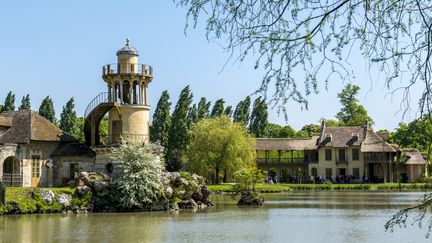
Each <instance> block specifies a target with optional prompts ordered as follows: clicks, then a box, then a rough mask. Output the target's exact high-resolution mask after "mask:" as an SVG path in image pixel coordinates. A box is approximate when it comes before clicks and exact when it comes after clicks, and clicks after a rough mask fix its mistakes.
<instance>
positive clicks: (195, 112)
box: [188, 104, 198, 124]
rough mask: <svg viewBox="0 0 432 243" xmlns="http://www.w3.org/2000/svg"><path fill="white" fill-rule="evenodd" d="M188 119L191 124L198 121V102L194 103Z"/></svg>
mask: <svg viewBox="0 0 432 243" xmlns="http://www.w3.org/2000/svg"><path fill="white" fill-rule="evenodd" d="M188 121H189V123H190V124H193V123H195V122H197V121H198V109H197V106H196V104H194V105H193V106H192V107H191V108H190V109H189V113H188Z"/></svg>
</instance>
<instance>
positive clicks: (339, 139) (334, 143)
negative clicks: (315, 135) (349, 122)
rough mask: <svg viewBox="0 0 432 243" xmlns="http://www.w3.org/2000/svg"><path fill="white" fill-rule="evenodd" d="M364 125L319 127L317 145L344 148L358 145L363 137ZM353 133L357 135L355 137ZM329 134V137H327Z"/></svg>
mask: <svg viewBox="0 0 432 243" xmlns="http://www.w3.org/2000/svg"><path fill="white" fill-rule="evenodd" d="M365 133H366V127H364V126H351V127H324V128H321V135H320V140H319V146H320V147H323V146H329V147H338V148H345V147H349V146H360V145H361V143H362V142H363V140H364V139H365ZM353 134H355V135H358V136H356V137H354V136H353ZM330 136H331V139H330V138H329V137H330Z"/></svg>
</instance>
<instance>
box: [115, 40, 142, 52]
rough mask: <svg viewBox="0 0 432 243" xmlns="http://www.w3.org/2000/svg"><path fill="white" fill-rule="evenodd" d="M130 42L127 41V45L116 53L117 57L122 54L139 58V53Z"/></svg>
mask: <svg viewBox="0 0 432 243" xmlns="http://www.w3.org/2000/svg"><path fill="white" fill-rule="evenodd" d="M129 42H130V40H129V39H126V45H125V46H124V47H123V48H121V49H120V50H118V51H117V53H116V55H117V56H118V55H121V54H128V55H134V56H139V55H138V51H137V50H136V49H135V48H133V47H132V46H131V45H130V43H129Z"/></svg>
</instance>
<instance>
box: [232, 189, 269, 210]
mask: <svg viewBox="0 0 432 243" xmlns="http://www.w3.org/2000/svg"><path fill="white" fill-rule="evenodd" d="M263 203H264V198H263V197H261V196H260V195H259V194H258V193H257V192H255V191H252V190H247V191H244V192H242V194H241V197H240V200H239V201H238V202H237V205H242V206H243V205H251V206H261V205H262V204H263Z"/></svg>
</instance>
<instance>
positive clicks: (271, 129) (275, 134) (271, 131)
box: [264, 123, 297, 138]
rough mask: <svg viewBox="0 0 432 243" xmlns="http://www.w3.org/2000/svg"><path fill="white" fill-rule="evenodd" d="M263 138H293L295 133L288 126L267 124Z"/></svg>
mask: <svg viewBox="0 0 432 243" xmlns="http://www.w3.org/2000/svg"><path fill="white" fill-rule="evenodd" d="M264 136H265V137H267V138H295V137H297V132H296V131H295V130H294V128H292V127H291V126H290V125H285V126H281V125H279V124H274V123H267V125H266V126H265V129H264Z"/></svg>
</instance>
